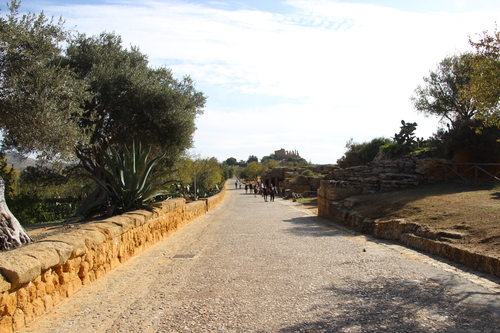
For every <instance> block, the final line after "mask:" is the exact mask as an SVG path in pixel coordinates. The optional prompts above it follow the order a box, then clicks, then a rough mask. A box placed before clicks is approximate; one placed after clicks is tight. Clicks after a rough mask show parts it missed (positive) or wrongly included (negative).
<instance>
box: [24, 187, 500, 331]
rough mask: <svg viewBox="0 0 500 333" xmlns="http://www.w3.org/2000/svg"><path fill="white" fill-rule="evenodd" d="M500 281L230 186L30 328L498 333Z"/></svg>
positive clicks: (39, 329)
mask: <svg viewBox="0 0 500 333" xmlns="http://www.w3.org/2000/svg"><path fill="white" fill-rule="evenodd" d="M498 283H499V281H498V280H495V279H493V278H489V277H484V276H483V277H481V276H478V275H476V274H474V273H473V272H466V271H464V269H463V268H461V267H459V266H455V265H452V264H449V263H446V262H444V261H440V260H438V259H433V258H430V257H429V256H426V255H424V254H421V253H419V252H416V251H412V250H410V249H407V248H405V247H402V246H399V245H397V244H393V243H390V242H381V241H375V240H373V239H371V238H369V237H366V236H362V235H357V234H354V233H351V232H349V231H347V230H345V229H342V228H340V227H337V226H335V225H333V224H331V223H330V222H328V221H326V220H323V219H320V218H318V217H316V216H311V215H309V214H308V213H307V212H305V211H303V210H300V209H297V206H296V204H294V203H292V202H290V201H286V200H282V199H280V198H276V202H264V200H263V199H262V198H261V197H259V196H258V197H254V195H253V194H246V193H245V191H244V190H239V189H238V190H236V189H234V187H231V186H229V187H228V191H227V197H226V199H225V200H224V202H223V203H221V204H220V205H219V206H218V207H217V208H215V209H214V210H212V211H210V212H209V213H208V214H207V215H205V216H203V217H200V218H198V219H197V220H195V221H193V222H191V223H190V224H189V225H187V226H186V227H184V228H183V229H182V230H180V231H178V232H177V233H175V234H174V235H172V236H171V237H170V238H168V239H166V240H164V241H162V242H160V243H158V244H156V245H155V246H153V247H151V248H150V249H148V250H147V251H145V252H144V253H143V254H141V255H140V256H138V257H135V258H132V259H131V260H129V261H128V262H127V263H125V264H123V265H121V266H120V267H118V268H116V269H115V270H114V271H113V272H111V273H109V274H108V275H106V276H105V277H103V278H101V279H100V280H98V281H96V282H94V283H93V284H92V285H90V286H88V287H86V288H84V289H83V290H81V291H80V292H79V293H77V294H76V295H75V296H74V297H72V298H71V299H68V300H65V301H64V302H63V303H61V304H60V305H59V306H58V307H57V308H56V309H55V310H54V311H53V312H51V313H50V314H47V315H46V316H44V317H42V318H40V319H38V320H37V321H35V322H33V323H31V324H29V325H28V326H27V327H26V328H25V329H23V330H22V331H21V332H80V333H84V332H107V333H111V332H141V333H142V332H499V331H500V285H499V284H498Z"/></svg>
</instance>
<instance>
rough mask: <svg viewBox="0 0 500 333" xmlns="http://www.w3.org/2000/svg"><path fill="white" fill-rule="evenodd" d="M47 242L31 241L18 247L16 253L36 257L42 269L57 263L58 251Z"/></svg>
mask: <svg viewBox="0 0 500 333" xmlns="http://www.w3.org/2000/svg"><path fill="white" fill-rule="evenodd" d="M51 245H52V244H50V243H49V242H40V243H38V242H37V243H32V244H29V245H26V246H23V247H21V248H19V249H18V251H17V253H19V254H24V255H30V256H33V257H35V258H36V259H38V261H40V264H41V265H42V271H45V270H47V269H49V268H50V267H52V266H55V265H57V264H59V261H60V258H59V253H58V252H57V251H56V249H55V248H54V247H53V246H51Z"/></svg>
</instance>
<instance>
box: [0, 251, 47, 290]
mask: <svg viewBox="0 0 500 333" xmlns="http://www.w3.org/2000/svg"><path fill="white" fill-rule="evenodd" d="M0 271H1V272H2V273H3V275H4V276H5V277H6V278H7V280H8V281H9V282H10V283H11V284H12V287H13V288H16V287H18V286H19V285H21V284H23V283H28V282H30V281H32V280H34V279H35V278H36V277H37V276H40V273H41V272H42V264H41V263H40V261H38V259H36V258H34V257H32V256H28V255H26V254H20V253H19V252H18V251H16V250H12V251H9V252H4V253H1V254H0Z"/></svg>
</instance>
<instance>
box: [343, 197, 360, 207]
mask: <svg viewBox="0 0 500 333" xmlns="http://www.w3.org/2000/svg"><path fill="white" fill-rule="evenodd" d="M360 203H361V200H359V199H356V198H347V199H345V200H344V201H343V202H342V204H343V205H344V206H345V207H346V208H348V209H353V208H354V207H356V206H357V205H359V204H360Z"/></svg>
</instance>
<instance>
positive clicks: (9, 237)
mask: <svg viewBox="0 0 500 333" xmlns="http://www.w3.org/2000/svg"><path fill="white" fill-rule="evenodd" d="M31 242H33V240H32V239H31V237H30V236H29V235H28V234H27V233H26V231H25V230H24V228H23V226H22V225H21V224H20V223H19V221H18V220H17V219H16V217H15V216H14V215H12V213H11V212H10V210H9V207H7V203H6V202H5V183H4V180H3V178H2V177H1V176H0V250H2V251H3V250H13V249H16V248H18V247H21V246H23V245H25V244H28V243H31Z"/></svg>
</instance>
